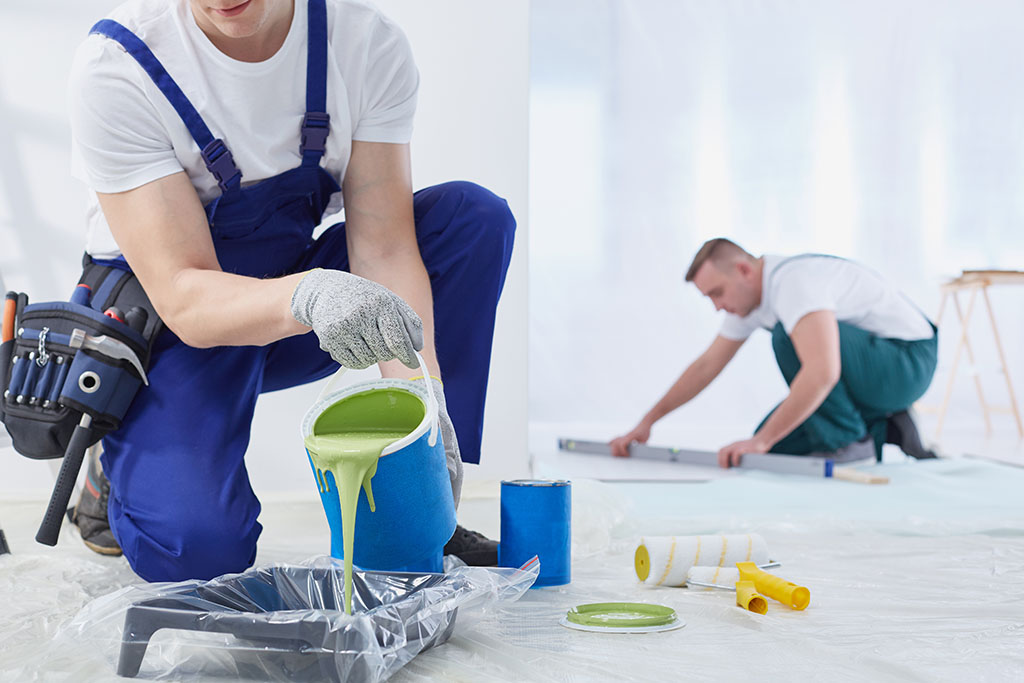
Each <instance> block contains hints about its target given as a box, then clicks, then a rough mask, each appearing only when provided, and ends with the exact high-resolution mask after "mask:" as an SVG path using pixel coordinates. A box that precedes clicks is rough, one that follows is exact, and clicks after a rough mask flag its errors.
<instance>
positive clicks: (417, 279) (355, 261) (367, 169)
mask: <svg viewBox="0 0 1024 683" xmlns="http://www.w3.org/2000/svg"><path fill="white" fill-rule="evenodd" d="M342 192H343V194H344V196H345V231H346V239H347V241H348V253H349V263H350V268H351V271H352V272H353V273H354V274H356V275H359V276H361V277H365V278H366V279H368V280H373V281H374V282H377V283H379V284H382V285H384V286H385V287H387V288H388V289H390V290H391V291H393V292H394V293H395V294H397V295H398V296H400V297H402V298H403V299H404V300H405V301H406V302H407V303H408V304H409V305H410V306H412V308H413V310H414V311H416V313H417V314H418V315H419V316H420V319H421V320H422V321H423V351H422V353H423V358H424V360H425V361H426V363H427V368H428V369H429V370H430V372H431V374H434V375H437V376H440V370H439V368H438V365H437V355H436V353H435V351H434V299H433V294H432V292H431V289H430V277H429V276H428V275H427V269H426V267H425V266H424V265H423V257H422V256H421V255H420V250H419V244H418V243H417V241H416V225H415V223H414V220H413V204H412V173H411V170H410V160H409V145H395V144H387V143H377V142H359V141H355V142H353V143H352V158H351V160H350V161H349V165H348V170H347V171H346V173H345V182H344V184H343V186H342ZM381 371H382V373H383V374H384V376H386V377H411V376H413V375H414V374H420V373H419V372H417V371H415V370H410V369H409V368H407V367H405V366H404V365H402V364H401V363H399V362H397V361H392V362H388V363H381Z"/></svg>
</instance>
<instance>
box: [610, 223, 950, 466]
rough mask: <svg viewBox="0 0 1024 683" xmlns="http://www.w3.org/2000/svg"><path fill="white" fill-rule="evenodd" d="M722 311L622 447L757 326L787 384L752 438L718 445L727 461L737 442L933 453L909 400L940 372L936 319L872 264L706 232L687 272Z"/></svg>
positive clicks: (744, 449) (748, 447) (696, 388)
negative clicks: (777, 249) (756, 249)
mask: <svg viewBox="0 0 1024 683" xmlns="http://www.w3.org/2000/svg"><path fill="white" fill-rule="evenodd" d="M686 281H687V282H692V283H694V284H695V285H696V286H697V288H698V289H699V290H700V291H701V293H702V294H703V295H704V296H706V297H708V298H709V299H711V302H712V303H713V304H714V305H715V309H716V310H725V311H726V318H725V321H724V322H723V324H722V327H721V329H720V330H719V332H718V336H716V337H715V340H714V341H713V342H712V343H711V345H710V346H709V347H708V348H707V350H705V351H704V353H702V354H701V355H700V357H698V358H697V360H695V361H694V362H693V363H691V364H690V366H689V367H688V368H686V370H685V371H684V372H683V374H682V375H680V377H679V379H678V380H676V382H675V384H673V385H672V387H671V388H670V389H669V390H668V391H667V392H666V393H665V395H664V396H663V397H662V398H661V400H659V401H658V402H657V404H655V406H654V407H653V408H651V410H650V411H649V412H648V413H647V414H646V415H645V416H644V417H643V418H642V419H641V420H640V422H639V423H638V424H637V426H636V427H634V428H633V430H632V431H630V432H629V433H627V434H625V435H623V436H620V437H619V438H617V439H615V440H613V441H612V442H611V446H612V452H613V453H614V454H615V455H617V456H626V455H629V445H630V444H631V443H646V441H647V439H648V438H649V437H650V433H651V427H652V426H653V425H654V423H655V422H656V421H658V420H659V419H661V418H662V417H664V416H665V415H667V414H668V413H670V412H672V411H673V410H675V409H676V408H678V407H680V406H682V405H683V404H685V403H687V402H688V401H690V399H692V398H694V397H695V396H697V394H699V393H700V392H701V391H703V390H704V388H705V387H706V386H708V384H710V383H711V381H712V380H714V379H715V377H717V376H718V374H719V373H720V372H721V371H722V369H723V368H724V367H725V366H726V365H727V364H728V363H729V361H730V360H732V358H733V356H735V355H736V352H737V351H738V350H739V348H740V347H741V346H742V345H743V342H744V341H746V340H747V338H748V337H749V336H750V334H751V333H752V332H753V331H754V330H756V329H757V328H763V329H765V330H767V331H768V332H769V333H770V334H771V337H772V348H773V349H774V351H775V358H776V360H777V362H778V364H779V369H780V370H781V371H782V375H783V377H784V378H785V379H786V383H787V384H788V385H789V395H788V396H787V397H786V399H785V400H783V401H782V403H780V404H779V405H778V406H776V408H775V409H774V410H773V411H772V412H771V413H770V414H769V415H768V417H766V418H765V419H764V420H763V421H762V422H761V424H760V426H758V428H757V430H756V431H755V432H754V435H753V436H752V437H750V438H748V439H743V440H742V441H737V442H735V443H731V444H729V445H728V446H725V447H723V448H722V449H721V450H719V452H718V462H719V464H720V465H721V466H722V467H730V466H734V465H738V464H739V462H740V458H741V457H742V456H743V454H744V453H787V454H791V455H809V454H813V455H828V456H832V457H837V458H839V459H842V460H852V459H858V458H859V457H870V456H871V455H872V454H873V455H875V456H876V457H877V458H878V459H881V454H882V445H883V444H885V443H895V444H897V445H899V447H900V448H901V449H902V450H903V451H904V452H905V453H907V455H910V456H913V457H915V458H934V457H935V455H934V453H932V452H931V451H928V450H927V449H925V447H924V446H923V445H922V444H921V440H920V437H919V436H918V432H917V428H916V426H915V425H914V422H913V420H912V419H911V417H910V415H909V413H908V412H907V411H908V409H909V407H910V406H911V404H913V403H914V401H916V400H917V399H918V398H920V397H921V396H922V395H923V394H924V392H925V391H926V390H927V389H928V385H929V384H930V383H931V380H932V375H933V374H934V373H935V365H936V355H937V354H936V352H937V348H938V331H937V329H936V327H935V325H934V324H933V323H932V322H931V321H930V320H929V319H928V318H927V316H925V315H924V313H922V312H921V310H920V309H919V308H917V307H916V306H915V305H914V304H913V303H912V302H911V301H910V299H908V298H907V297H906V296H905V295H904V294H903V293H901V292H900V291H898V290H897V289H895V288H894V287H892V286H891V285H889V284H888V283H886V282H885V281H884V280H883V279H882V278H881V277H880V276H879V275H878V274H877V273H875V272H874V271H872V270H870V269H868V268H866V267H864V266H862V265H860V264H858V263H855V262H853V261H849V260H847V259H843V258H839V257H836V256H827V255H823V254H801V255H797V256H790V257H786V256H775V255H764V256H760V257H755V256H753V255H751V254H749V253H747V251H745V250H744V249H743V248H742V247H740V246H739V245H737V244H736V243H734V242H732V241H730V240H727V239H724V238H716V239H713V240H709V241H707V242H705V243H704V245H703V246H702V247H701V248H700V251H698V252H697V255H696V256H695V257H694V259H693V263H692V264H691V265H690V268H689V270H688V271H687V273H686Z"/></svg>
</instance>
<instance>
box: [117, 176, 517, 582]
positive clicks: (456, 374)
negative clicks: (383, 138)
mask: <svg viewBox="0 0 1024 683" xmlns="http://www.w3.org/2000/svg"><path fill="white" fill-rule="evenodd" d="M414 212H415V220H416V237H417V241H418V242H419V246H420V252H421V254H422V256H423V261H424V264H425V265H426V269H427V272H428V274H429V276H430V281H431V287H432V291H433V297H434V325H435V330H436V334H435V341H436V349H437V355H438V361H439V363H440V366H441V371H442V373H443V375H444V386H445V395H446V398H447V402H448V411H449V414H450V416H451V418H452V422H453V424H454V426H455V429H456V434H457V435H458V439H459V445H460V448H461V450H462V457H463V460H465V461H467V462H479V459H480V436H481V432H482V423H483V410H484V396H485V394H486V391H487V373H488V369H489V365H490V355H491V340H492V335H493V331H494V316H495V307H496V306H497V302H498V297H499V295H500V293H501V289H502V286H503V284H504V281H505V273H506V271H507V269H508V264H509V258H510V256H511V252H512V243H513V236H514V232H515V220H514V218H513V217H512V214H511V213H510V211H509V209H508V205H507V204H506V203H505V201H504V200H503V199H501V198H499V197H497V196H495V195H494V194H492V193H491V192H489V191H488V190H486V189H484V188H482V187H479V186H477V185H473V184H471V183H466V182H453V183H447V184H444V185H439V186H435V187H430V188H427V189H424V190H421V191H420V192H417V193H416V195H415V202H414ZM315 267H323V268H335V269H342V270H347V269H348V253H347V249H346V242H345V227H344V224H338V225H335V226H333V227H331V228H329V229H328V230H326V231H325V232H324V234H323V235H321V236H320V238H319V239H318V240H316V242H315V243H314V245H313V247H312V248H311V249H310V251H309V252H308V254H307V256H306V258H305V259H304V260H303V262H302V263H300V264H298V266H297V267H296V268H295V271H296V272H299V271H303V270H307V269H310V268H315ZM337 368H338V365H337V363H335V362H334V361H333V360H332V359H331V358H330V356H329V355H328V354H326V353H325V352H324V351H322V350H321V349H320V346H319V340H318V339H317V337H316V335H315V334H314V333H312V332H310V333H308V334H305V335H302V336H297V337H290V338H287V339H282V340H280V341H278V342H275V343H272V344H268V345H267V346H221V347H215V348H208V349H198V348H193V347H190V346H187V345H185V344H183V343H182V342H181V341H180V340H178V338H177V337H176V336H175V335H174V334H172V333H171V332H169V331H165V332H164V334H163V335H162V336H161V337H160V339H158V341H157V343H156V346H155V348H154V355H153V361H152V364H151V367H150V370H149V380H150V386H149V387H148V388H146V389H144V390H143V391H141V392H139V395H138V396H137V397H136V399H135V401H134V403H133V404H132V406H131V408H130V409H129V412H128V415H127V417H126V418H125V422H124V425H123V426H122V427H121V428H120V429H119V430H118V431H116V432H114V433H112V434H111V435H109V436H107V437H106V438H105V439H104V443H103V446H104V454H103V467H104V470H105V472H106V475H107V477H108V478H109V479H110V482H111V496H110V502H109V508H108V511H109V517H110V525H111V528H112V529H113V532H114V536H115V537H116V538H117V541H118V543H119V544H120V545H121V548H122V550H123V551H124V554H125V557H127V558H128V561H129V563H130V564H131V566H132V568H133V569H134V570H135V572H136V573H137V574H138V575H139V576H141V577H142V578H144V579H146V580H148V581H177V580H183V579H192V578H195V579H208V578H211V577H214V576H217V575H220V574H224V573H226V572H238V571H242V570H243V569H245V568H246V567H248V566H250V565H251V564H252V563H253V561H254V559H255V557H256V540H257V539H258V538H259V535H260V531H261V529H262V527H261V526H260V524H259V522H258V521H257V517H258V516H259V513H260V503H259V500H257V498H256V495H255V494H254V493H253V490H252V488H251V487H250V485H249V477H248V474H247V472H246V468H245V462H244V458H243V456H244V455H245V451H246V448H247V447H248V445H249V430H250V424H251V421H252V416H253V410H254V408H255V406H256V398H257V397H258V396H259V394H261V393H264V392H268V391H276V390H278V389H285V388H287V387H292V386H296V385H300V384H305V383H307V382H312V381H314V380H317V379H320V378H323V377H326V376H327V375H329V374H331V373H332V372H334V371H335V370H337ZM282 429H286V430H292V431H295V433H296V443H295V449H294V452H293V454H292V456H293V457H294V462H295V467H296V468H299V469H301V470H304V471H305V470H307V469H308V462H307V461H306V457H305V454H304V452H303V448H302V443H301V442H300V441H299V438H298V432H297V430H296V429H295V426H294V425H282ZM281 457H288V454H281ZM310 486H313V482H312V481H310ZM327 542H328V540H327V539H326V538H325V539H324V543H325V544H326V543H327ZM325 547H326V546H325Z"/></svg>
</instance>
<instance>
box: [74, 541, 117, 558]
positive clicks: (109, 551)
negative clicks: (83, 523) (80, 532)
mask: <svg viewBox="0 0 1024 683" xmlns="http://www.w3.org/2000/svg"><path fill="white" fill-rule="evenodd" d="M82 543H84V544H85V547H86V548H88V549H89V550H91V551H93V552H94V553H99V554H100V555H107V556H108V557H118V556H120V555H123V554H124V553H123V552H122V551H121V549H120V548H105V547H103V546H102V545H96V544H95V543H93V542H92V541H87V540H85V539H84V538H83V539H82Z"/></svg>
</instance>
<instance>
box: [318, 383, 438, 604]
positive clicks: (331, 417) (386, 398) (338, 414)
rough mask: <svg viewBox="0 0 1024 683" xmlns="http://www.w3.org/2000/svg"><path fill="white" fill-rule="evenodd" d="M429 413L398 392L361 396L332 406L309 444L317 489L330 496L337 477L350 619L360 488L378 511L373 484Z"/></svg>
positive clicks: (411, 398) (325, 412)
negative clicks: (394, 447)
mask: <svg viewBox="0 0 1024 683" xmlns="http://www.w3.org/2000/svg"><path fill="white" fill-rule="evenodd" d="M425 412H426V411H425V408H424V406H423V403H422V401H420V400H419V399H418V398H417V397H416V396H414V395H412V394H410V393H408V392H405V391H398V390H393V389H377V390H374V391H370V392H366V393H365V394H357V395H355V396H351V397H349V398H347V399H344V400H342V401H339V402H338V403H335V404H334V405H332V406H330V407H329V408H328V409H327V410H325V411H324V412H323V414H322V415H321V416H320V417H319V418H317V421H316V424H315V425H314V426H313V433H312V434H310V435H309V436H307V437H306V438H305V445H306V450H307V451H309V457H310V460H312V461H313V465H314V466H315V467H316V476H317V483H318V486H320V488H321V490H327V487H328V486H329V482H328V480H327V478H326V476H325V475H326V473H327V472H330V473H331V474H333V475H334V482H335V484H336V486H337V495H338V502H339V503H340V504H341V523H342V532H343V536H344V553H345V558H344V562H345V614H352V552H353V547H354V545H355V531H356V509H357V505H358V503H359V490H360V488H361V489H362V490H363V491H365V492H366V502H367V503H369V505H370V510H371V511H375V510H376V505H375V504H374V501H373V488H372V486H371V480H372V479H373V476H374V475H375V474H376V473H377V462H378V460H379V459H380V457H381V453H382V452H383V451H384V449H385V448H387V447H388V446H389V445H391V444H392V443H394V442H395V441H398V440H399V439H401V438H403V437H405V436H406V435H408V434H409V433H410V432H411V431H413V430H414V429H415V428H416V427H417V426H418V425H419V423H420V422H421V421H422V420H423V416H424V414H425Z"/></svg>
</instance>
